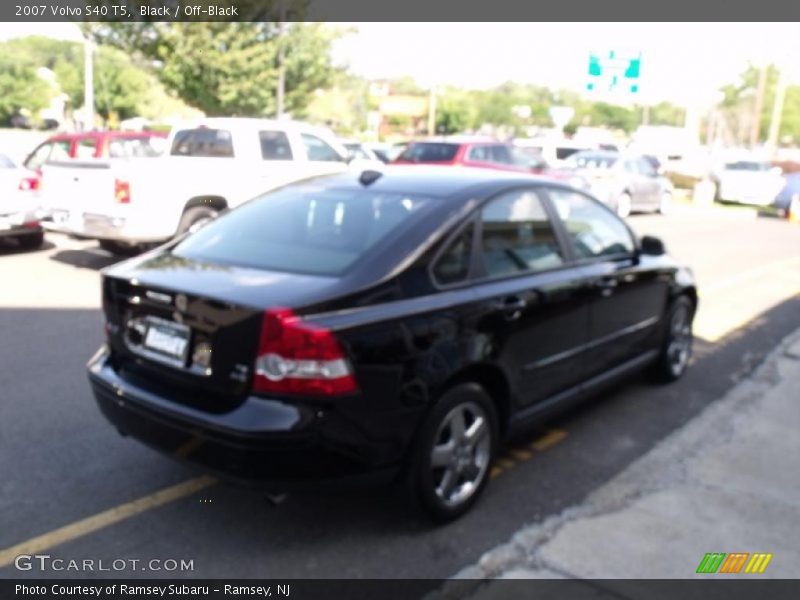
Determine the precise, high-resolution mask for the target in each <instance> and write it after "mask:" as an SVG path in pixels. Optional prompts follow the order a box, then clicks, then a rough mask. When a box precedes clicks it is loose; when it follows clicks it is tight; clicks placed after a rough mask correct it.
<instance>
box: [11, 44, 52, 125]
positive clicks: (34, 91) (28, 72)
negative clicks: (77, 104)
mask: <svg viewBox="0 0 800 600" xmlns="http://www.w3.org/2000/svg"><path fill="white" fill-rule="evenodd" d="M0 52H1V51H0ZM50 94H51V91H50V86H49V85H48V84H47V83H46V82H45V81H43V80H42V79H40V78H39V76H38V75H37V74H36V70H35V69H33V68H32V67H30V66H27V65H24V64H20V63H18V62H17V61H15V60H14V59H13V57H10V56H8V55H7V54H0V123H3V124H5V123H6V122H7V121H8V119H9V118H11V117H12V116H13V115H14V114H15V113H17V112H18V111H19V110H20V109H27V110H30V111H36V110H39V109H42V108H44V107H45V106H47V105H48V103H49V102H50Z"/></svg>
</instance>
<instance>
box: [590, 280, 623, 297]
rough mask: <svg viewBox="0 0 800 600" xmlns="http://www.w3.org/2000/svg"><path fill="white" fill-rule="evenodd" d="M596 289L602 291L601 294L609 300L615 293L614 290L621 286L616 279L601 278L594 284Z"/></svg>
mask: <svg viewBox="0 0 800 600" xmlns="http://www.w3.org/2000/svg"><path fill="white" fill-rule="evenodd" d="M593 285H594V288H595V289H598V290H600V294H601V295H602V296H603V297H604V298H607V297H608V296H610V295H611V294H613V293H614V289H616V287H617V286H618V285H619V282H618V281H617V278H616V277H601V278H600V279H596V280H595V281H594V283H593Z"/></svg>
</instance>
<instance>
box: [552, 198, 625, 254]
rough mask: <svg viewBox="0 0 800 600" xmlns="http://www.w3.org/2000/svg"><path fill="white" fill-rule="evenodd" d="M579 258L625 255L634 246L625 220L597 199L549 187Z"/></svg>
mask: <svg viewBox="0 0 800 600" xmlns="http://www.w3.org/2000/svg"><path fill="white" fill-rule="evenodd" d="M548 194H549V196H550V199H551V200H552V201H553V204H554V205H555V207H556V211H557V212H558V215H559V217H560V218H561V220H562V221H563V223H564V227H565V228H566V230H567V234H568V235H569V237H570V239H571V240H572V244H573V245H574V247H575V251H576V253H577V255H578V258H582V259H590V258H598V257H612V256H626V255H630V254H633V251H634V249H635V247H636V245H635V243H634V241H633V236H632V235H631V233H630V231H629V230H628V228H627V227H626V226H625V223H623V221H622V220H621V219H620V218H619V217H617V216H616V215H615V214H614V213H612V212H611V211H610V210H608V209H607V208H605V207H604V206H602V205H601V204H600V203H599V202H597V201H596V200H592V199H591V198H589V197H587V196H584V195H583V194H579V193H577V192H571V191H568V190H560V189H550V190H548Z"/></svg>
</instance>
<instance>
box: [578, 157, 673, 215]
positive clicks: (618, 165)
mask: <svg viewBox="0 0 800 600" xmlns="http://www.w3.org/2000/svg"><path fill="white" fill-rule="evenodd" d="M564 167H565V168H568V169H571V170H572V171H573V172H574V173H575V174H576V175H578V176H580V177H583V178H584V179H586V180H587V181H588V182H589V186H590V190H591V192H592V194H594V195H595V196H596V197H597V198H598V199H599V200H601V201H602V202H604V203H605V204H606V205H607V206H609V207H610V208H612V209H613V210H614V211H616V213H617V214H618V215H619V216H620V217H627V216H628V215H629V214H630V213H631V212H660V213H662V214H663V213H666V212H667V211H668V210H669V208H670V206H671V204H672V186H671V185H666V184H665V178H664V177H663V176H662V175H661V174H660V173H659V172H658V170H657V169H656V168H655V167H654V166H653V164H652V163H651V162H650V161H649V160H647V159H646V158H645V157H644V156H641V155H637V154H627V153H623V152H616V151H613V150H582V151H580V152H576V153H575V154H573V155H572V156H570V157H569V158H567V159H566V160H565V161H564Z"/></svg>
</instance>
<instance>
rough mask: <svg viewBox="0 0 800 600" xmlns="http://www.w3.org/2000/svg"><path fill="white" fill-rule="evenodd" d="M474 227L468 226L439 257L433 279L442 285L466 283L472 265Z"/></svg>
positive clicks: (434, 267) (434, 268)
mask: <svg viewBox="0 0 800 600" xmlns="http://www.w3.org/2000/svg"><path fill="white" fill-rule="evenodd" d="M474 229H475V226H474V225H468V226H467V227H465V228H464V230H463V231H461V233H459V234H458V235H457V236H456V238H455V239H454V240H451V242H450V245H448V246H447V249H446V250H445V251H444V252H443V253H442V254H441V255H439V258H438V259H437V260H436V263H435V264H434V266H433V277H434V279H435V280H436V283H438V284H440V285H450V284H453V283H460V282H462V281H466V279H467V277H468V276H469V268H470V265H471V263H472V240H473V237H474Z"/></svg>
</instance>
